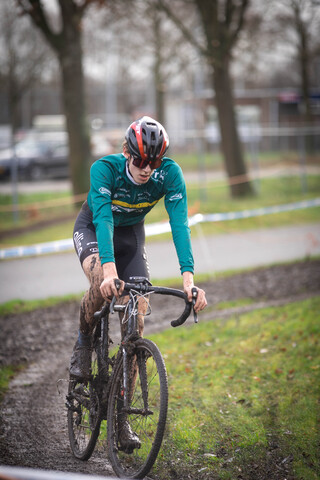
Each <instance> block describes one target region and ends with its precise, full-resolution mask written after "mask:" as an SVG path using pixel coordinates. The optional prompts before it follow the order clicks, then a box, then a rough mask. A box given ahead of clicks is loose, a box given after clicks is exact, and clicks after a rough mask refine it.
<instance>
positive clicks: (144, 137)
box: [125, 116, 169, 164]
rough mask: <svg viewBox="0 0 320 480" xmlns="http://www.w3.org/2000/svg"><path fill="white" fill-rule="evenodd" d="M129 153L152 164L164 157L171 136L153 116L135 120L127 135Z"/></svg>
mask: <svg viewBox="0 0 320 480" xmlns="http://www.w3.org/2000/svg"><path fill="white" fill-rule="evenodd" d="M125 139H126V142H127V144H128V148H129V153H130V154H131V155H132V156H133V157H135V158H137V159H141V160H142V161H146V162H148V163H150V164H152V163H153V162H155V163H157V162H158V161H159V160H161V159H162V157H163V156H164V154H165V153H166V151H167V150H168V147H169V137H168V134H167V132H166V131H165V129H164V127H163V126H162V125H161V123H159V122H157V121H156V120H154V119H153V118H151V117H147V116H144V117H141V118H139V119H138V120H136V121H135V122H133V123H132V124H131V125H130V127H129V128H128V130H127V132H126V136H125Z"/></svg>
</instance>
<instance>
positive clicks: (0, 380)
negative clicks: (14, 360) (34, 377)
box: [0, 365, 22, 402]
mask: <svg viewBox="0 0 320 480" xmlns="http://www.w3.org/2000/svg"><path fill="white" fill-rule="evenodd" d="M21 368H22V367H20V366H16V365H15V366H12V365H9V366H6V367H1V368H0V402H2V400H3V397H4V395H5V393H6V391H7V390H8V387H9V382H10V380H11V379H12V378H13V377H14V375H15V374H16V373H17V372H18V371H20V370H21Z"/></svg>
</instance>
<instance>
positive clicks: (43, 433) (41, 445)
mask: <svg viewBox="0 0 320 480" xmlns="http://www.w3.org/2000/svg"><path fill="white" fill-rule="evenodd" d="M202 287H203V288H204V289H205V290H206V292H207V297H208V302H209V305H210V308H209V309H208V310H207V311H205V312H203V313H202V314H201V315H200V321H204V320H209V319H213V320H214V319H215V318H221V317H228V316H230V315H231V314H235V313H236V314H241V313H243V312H245V311H248V310H254V309H256V308H262V307H265V306H269V305H281V304H286V303H289V302H292V301H296V300H299V299H303V298H307V297H310V296H315V295H320V260H314V261H311V260H310V261H306V262H301V263H298V264H295V265H285V266H274V267H270V268H266V269H258V270H255V271H252V272H250V273H241V274H236V275H234V276H232V277H229V278H226V279H218V280H216V281H212V282H210V283H206V284H204V285H202ZM238 298H251V299H253V300H254V301H255V302H254V304H250V306H247V307H242V308H238V309H229V310H223V311H219V312H215V311H214V309H213V306H214V304H216V303H218V302H221V301H229V300H235V299H238ZM152 309H153V313H152V317H150V319H151V318H152V323H151V320H149V319H146V328H145V335H146V336H147V335H148V333H151V332H156V331H160V330H163V329H165V328H168V327H169V320H172V319H173V318H175V317H178V316H179V314H180V312H181V302H180V301H179V299H175V298H170V299H168V301H167V302H166V303H164V299H163V297H157V296H153V298H152ZM189 322H190V320H189ZM77 328H78V305H77V304H75V303H67V304H64V305H60V306H56V307H53V308H47V309H43V310H37V311H34V312H32V313H26V314H20V315H11V316H6V317H0V331H1V345H0V364H1V365H2V366H3V365H12V364H14V365H21V364H24V365H26V368H24V369H23V370H22V371H21V372H20V373H19V374H18V375H17V376H16V377H15V378H14V380H13V381H12V382H11V384H10V388H9V391H8V392H7V394H6V396H5V398H4V400H3V402H2V404H1V405H0V463H1V464H2V465H16V466H24V467H32V468H40V469H51V470H59V471H67V472H83V473H89V474H99V475H110V476H114V474H113V472H112V470H111V468H110V466H109V465H108V462H107V460H106V455H105V452H103V451H102V452H97V453H96V452H94V454H93V456H92V458H91V459H90V460H89V461H88V462H81V461H77V460H75V459H74V458H73V456H72V454H71V451H70V447H69V443H68V434H67V428H66V408H65V406H64V398H65V392H66V387H67V378H68V372H67V366H68V363H69V357H70V353H71V350H72V347H73V343H74V341H75V338H76V335H77ZM118 331H119V325H118V320H117V318H116V317H115V316H114V317H113V319H112V326H111V333H112V334H113V335H112V336H113V339H114V341H118V338H117V336H118ZM261 473H262V472H261ZM279 474H280V473H279ZM258 478H259V479H262V478H264V477H263V474H262V475H260V476H259V477H258ZM266 478H267V477H266ZM273 478H277V477H276V476H274V477H273ZM279 478H280V477H279ZM281 478H282V477H281Z"/></svg>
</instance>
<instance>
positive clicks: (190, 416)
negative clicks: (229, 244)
mask: <svg viewBox="0 0 320 480" xmlns="http://www.w3.org/2000/svg"><path fill="white" fill-rule="evenodd" d="M319 311H320V298H319V297H318V298H314V299H310V300H306V301H304V302H298V303H293V304H289V305H287V306H285V307H278V308H268V309H264V310H257V311H255V312H252V313H250V314H244V315H242V316H240V317H239V316H235V317H233V318H230V319H229V320H223V321H222V320H221V321H219V320H218V321H215V322H207V323H203V324H201V323H200V324H199V325H195V326H191V327H189V328H183V329H178V330H169V331H166V332H164V333H161V334H158V335H155V336H154V337H153V340H154V341H155V342H156V343H157V344H158V346H159V347H160V350H161V351H162V353H163V355H164V357H165V359H166V364H167V370H168V374H169V392H170V393H169V395H170V398H169V417H168V430H167V434H166V438H165V441H164V444H163V447H162V450H161V452H160V456H159V458H158V461H157V464H156V467H155V476H156V478H159V479H167V478H168V475H169V476H170V478H175V477H176V476H178V477H179V478H182V477H184V478H197V479H210V480H213V479H219V480H220V479H221V480H224V479H235V478H245V479H251V478H252V479H260V478H269V477H268V469H269V474H270V469H271V471H272V470H273V471H278V472H280V473H279V474H281V468H282V469H283V468H284V467H286V466H287V467H288V468H289V470H291V474H292V476H290V478H292V479H297V480H298V479H302V478H303V480H309V479H310V480H311V479H314V480H315V479H317V478H319V476H320V467H319V465H320V463H319V460H320V458H319V450H318V440H319V437H318V435H319V414H320V407H319V390H318V388H319V380H320V378H319V376H320V375H319V374H320V358H319V340H320V338H319V333H320V327H319V324H318V319H319ZM239 475H240V476H239ZM282 475H283V478H286V475H285V472H284V471H282ZM270 478H271V477H270ZM272 478H275V477H272ZM279 478H280V477H279ZM281 478H282V476H281Z"/></svg>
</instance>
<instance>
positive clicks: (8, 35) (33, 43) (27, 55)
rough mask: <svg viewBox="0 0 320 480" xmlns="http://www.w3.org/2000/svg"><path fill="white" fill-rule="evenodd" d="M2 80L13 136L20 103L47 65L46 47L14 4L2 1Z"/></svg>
mask: <svg viewBox="0 0 320 480" xmlns="http://www.w3.org/2000/svg"><path fill="white" fill-rule="evenodd" d="M0 18H1V19H0V30H1V34H0V48H1V57H0V69H1V80H2V81H1V83H2V85H3V87H4V88H5V90H6V92H7V98H8V110H9V117H10V124H11V130H12V137H14V135H15V133H16V130H17V128H18V126H19V123H20V122H19V107H20V105H21V100H22V98H23V96H24V95H25V94H26V93H27V92H28V91H29V89H30V88H31V87H33V85H34V83H35V82H36V81H37V80H39V79H40V77H41V73H42V70H43V68H44V66H45V65H48V63H47V62H48V57H50V55H48V49H47V48H46V47H45V46H44V45H43V44H42V43H41V42H40V41H39V35H37V32H34V31H32V30H30V28H29V27H28V25H27V22H25V21H24V19H23V18H21V17H19V16H18V15H17V9H16V8H15V5H14V4H10V3H8V2H6V3H4V4H3V5H1V15H0Z"/></svg>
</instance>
